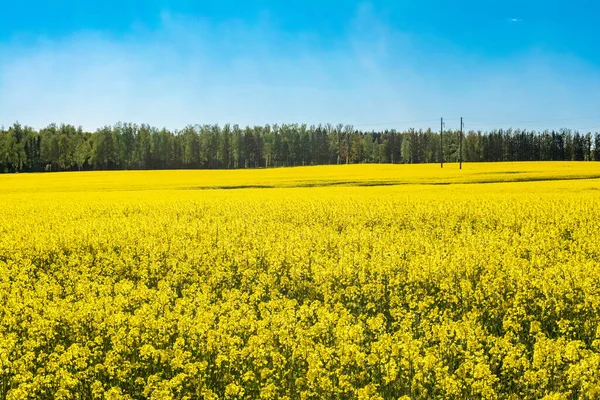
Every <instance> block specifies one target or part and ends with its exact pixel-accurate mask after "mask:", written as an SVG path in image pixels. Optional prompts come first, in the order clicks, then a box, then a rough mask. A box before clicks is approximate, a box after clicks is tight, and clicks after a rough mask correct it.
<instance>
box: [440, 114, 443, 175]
mask: <svg viewBox="0 0 600 400" xmlns="http://www.w3.org/2000/svg"><path fill="white" fill-rule="evenodd" d="M440 166H441V167H442V168H444V118H442V119H441V120H440Z"/></svg>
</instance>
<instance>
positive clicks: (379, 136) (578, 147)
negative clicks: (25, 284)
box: [0, 123, 600, 172]
mask: <svg viewBox="0 0 600 400" xmlns="http://www.w3.org/2000/svg"><path fill="white" fill-rule="evenodd" d="M458 143H459V132H458V131H446V132H444V142H443V144H441V145H442V146H443V147H442V148H443V155H444V161H445V162H456V161H457V160H458V159H459V154H458V152H459V145H458ZM439 156H440V135H439V132H433V131H431V130H427V131H422V130H419V131H416V130H414V129H410V130H408V131H406V132H397V131H395V130H385V131H383V132H374V131H373V132H366V131H365V132H363V131H357V130H355V129H354V128H353V127H352V126H349V125H347V126H344V125H341V124H340V125H337V126H333V125H330V124H327V125H318V126H314V125H313V126H310V127H309V126H306V125H297V124H284V125H281V126H279V125H273V126H270V125H266V126H255V127H249V126H248V127H245V128H243V129H241V128H240V127H239V126H237V125H233V126H231V125H229V124H227V125H225V126H224V127H222V128H221V127H220V126H218V125H203V126H199V125H196V126H187V127H185V128H184V129H183V130H181V131H170V130H168V129H164V128H163V129H160V130H159V129H156V128H153V127H150V126H147V125H141V126H138V125H135V124H130V123H125V124H123V123H118V124H116V125H114V126H112V127H111V126H105V127H103V128H100V129H98V130H97V131H96V132H94V133H88V132H83V130H82V129H81V128H79V129H76V128H75V127H74V126H72V125H60V126H57V125H55V124H52V125H49V126H48V127H46V128H44V129H42V130H40V131H39V132H36V131H35V130H33V129H32V128H30V127H23V126H21V125H20V124H18V123H16V124H14V125H13V126H12V127H10V128H9V129H8V130H0V172H22V171H23V172H26V171H71V170H113V169H125V170H128V169H180V168H185V169H235V168H262V167H282V166H301V165H327V164H349V163H352V164H357V163H392V164H399V163H404V164H418V163H434V162H439V161H440V160H439ZM463 160H464V161H465V162H486V161H550V160H555V161H556V160H560V161H584V160H585V161H591V160H596V161H600V138H599V136H598V134H597V133H596V134H595V135H594V136H592V134H591V133H587V134H585V135H582V134H580V133H579V132H571V131H570V130H567V129H562V130H560V131H558V132H555V131H552V132H550V131H544V132H535V131H525V130H512V129H508V130H493V131H490V132H474V131H470V132H467V133H466V134H465V138H464V143H463Z"/></svg>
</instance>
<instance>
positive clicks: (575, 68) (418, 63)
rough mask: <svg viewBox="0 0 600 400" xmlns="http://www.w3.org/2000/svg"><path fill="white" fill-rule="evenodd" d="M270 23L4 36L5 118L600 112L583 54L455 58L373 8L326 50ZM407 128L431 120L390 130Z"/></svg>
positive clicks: (248, 119) (364, 117)
mask: <svg viewBox="0 0 600 400" xmlns="http://www.w3.org/2000/svg"><path fill="white" fill-rule="evenodd" d="M274 26H275V24H271V23H270V20H269V16H268V14H265V16H263V18H261V20H260V21H256V22H255V23H251V24H249V23H242V22H239V21H230V22H229V23H224V24H219V25H215V24H213V23H211V22H210V21H205V20H201V19H194V18H189V17H185V16H178V15H172V14H168V13H165V14H164V15H163V19H162V25H161V27H160V28H159V29H157V30H147V29H141V28H136V29H135V30H133V29H132V32H131V33H130V34H128V35H124V36H120V37H114V36H109V35H105V34H102V33H98V32H79V33H76V34H73V35H71V36H69V37H63V38H59V39H41V38H40V39H39V40H36V41H35V42H34V43H31V42H29V43H26V42H23V41H14V42H12V43H10V44H5V45H0V53H1V54H3V55H4V57H3V59H4V62H3V63H2V64H0V110H2V112H1V113H0V124H4V125H9V124H11V123H12V122H14V121H15V120H19V121H20V122H21V123H25V124H30V125H33V126H34V127H42V126H45V125H47V124H48V123H51V122H59V123H60V122H67V123H73V124H82V125H83V126H84V128H86V129H89V130H93V129H96V128H97V127H99V126H102V125H104V124H112V123H114V122H117V121H132V122H138V123H142V122H145V123H150V124H153V125H157V126H167V127H170V128H181V127H183V126H185V125H186V124H195V123H221V124H223V123H226V122H233V123H239V124H242V125H244V124H251V125H252V124H264V123H282V122H305V123H309V124H310V123H320V122H331V123H338V122H343V123H351V124H356V125H362V126H363V127H367V128H368V127H369V126H373V127H376V128H383V127H384V126H381V125H380V124H381V123H385V122H393V121H414V120H419V121H420V120H432V119H436V118H439V117H440V116H444V117H445V118H448V119H450V118H458V117H460V116H464V117H469V116H471V117H473V118H475V117H477V118H479V119H480V120H481V121H486V120H489V121H496V120H498V119H499V118H501V119H502V120H508V121H510V120H512V121H515V122H518V121H531V120H532V119H533V120H539V121H540V122H543V121H544V120H545V119H546V118H547V117H549V116H551V117H553V118H554V119H556V118H561V117H564V118H569V117H573V116H574V115H575V116H581V115H596V109H595V108H596V105H597V104H599V103H600V73H599V71H597V70H595V69H594V68H592V67H590V66H588V65H586V64H585V63H583V62H581V61H580V60H577V59H569V58H565V57H564V56H561V57H558V56H554V55H552V54H543V53H531V54H522V55H519V56H514V57H511V58H507V59H505V60H503V61H501V62H498V61H495V62H486V61H482V60H481V59H479V58H478V57H477V55H472V54H469V53H466V52H462V54H458V53H450V54H448V52H447V51H446V50H445V49H443V48H441V47H436V46H435V45H432V44H431V43H426V42H424V41H423V40H422V39H420V38H418V37H415V36H413V35H411V34H410V33H407V32H402V31H399V30H397V29H395V28H393V27H392V26H390V25H387V24H385V23H384V22H383V20H382V19H380V18H379V17H378V15H377V12H376V10H374V9H373V8H371V7H368V6H363V7H361V8H359V9H358V10H357V13H356V16H355V18H354V19H353V20H351V21H348V26H347V32H346V35H345V39H344V40H342V41H340V42H339V43H337V44H335V45H333V46H331V45H329V47H326V46H325V45H323V44H322V43H321V42H320V41H319V37H318V35H303V36H290V35H289V34H286V33H285V32H281V31H279V30H277V29H276V28H275V27H274ZM425 49H426V50H425ZM458 51H460V49H459V50H458ZM484 123H485V122H480V124H484ZM587 123H588V124H589V123H590V122H589V121H588V122H587ZM451 124H452V122H451V121H450V120H449V125H448V127H451ZM594 124H597V125H600V120H599V121H594ZM408 125H416V127H427V126H429V125H432V126H433V125H435V123H428V122H424V123H419V124H397V125H390V127H396V128H405V127H407V126H408Z"/></svg>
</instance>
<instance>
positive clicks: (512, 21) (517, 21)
mask: <svg viewBox="0 0 600 400" xmlns="http://www.w3.org/2000/svg"><path fill="white" fill-rule="evenodd" d="M507 21H508V22H510V23H512V24H517V23H519V22H523V20H522V19H520V18H509V19H508V20H507Z"/></svg>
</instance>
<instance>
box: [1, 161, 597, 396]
mask: <svg viewBox="0 0 600 400" xmlns="http://www.w3.org/2000/svg"><path fill="white" fill-rule="evenodd" d="M546 165H549V166H550V167H552V166H553V164H546ZM578 165H579V166H578ZM586 165H592V166H593V165H595V164H594V163H587V164H586ZM469 167H472V168H473V170H471V171H469V169H468V168H469ZM361 168H362V169H361ZM446 168H447V169H448V172H437V171H434V172H431V171H433V170H431V167H430V166H423V167H421V166H404V167H395V166H394V167H390V166H383V167H378V166H352V167H350V168H346V167H341V168H340V167H319V168H297V169H290V170H269V171H268V172H264V171H256V172H255V174H256V175H255V176H254V177H249V178H248V179H247V180H246V181H244V179H245V178H244V177H245V176H247V175H248V174H250V172H251V171H241V172H240V173H242V175H243V176H242V177H240V176H237V175H236V173H237V171H222V172H214V173H213V172H206V171H204V172H196V171H193V172H191V171H168V172H165V171H163V172H120V173H110V172H103V173H86V174H77V173H65V174H44V175H27V176H11V177H10V178H4V177H0V202H1V203H0V204H1V209H0V398H4V397H6V398H8V399H26V398H42V399H45V398H48V399H50V398H58V399H61V398H62V399H67V398H69V399H70V398H79V399H88V398H97V399H101V398H106V399H139V398H152V399H195V398H207V399H217V398H274V399H275V398H277V399H280V398H289V399H296V398H298V399H320V398H361V399H379V398H382V399H388V398H405V399H408V398H417V399H421V398H422V399H425V398H486V399H496V398H498V399H513V398H514V399H521V398H530V399H538V398H544V397H546V398H548V399H570V398H584V399H585V398H587V399H593V398H598V397H600V223H599V221H600V180H598V179H585V180H584V179H581V180H548V179H554V178H556V179H561V178H563V179H566V178H577V177H581V178H593V177H594V176H596V175H595V174H598V175H600V166H598V167H596V170H594V169H593V168H592V167H589V166H586V167H580V164H565V167H564V169H563V170H559V169H556V168H555V169H554V170H552V169H551V168H546V167H544V165H543V163H522V164H521V165H518V164H507V167H506V168H508V169H509V170H510V169H511V168H512V169H513V171H519V170H522V171H523V172H522V174H523V175H526V177H527V179H517V178H515V176H517V175H519V174H518V173H514V172H513V173H512V174H511V173H505V172H503V171H501V170H500V167H494V168H496V169H495V170H492V171H489V172H490V174H489V176H491V177H493V179H492V181H499V182H501V181H506V180H509V181H510V180H513V181H519V180H524V181H529V180H534V181H530V182H507V183H485V184H483V183H480V184H474V183H470V184H462V183H460V182H488V181H489V180H487V179H483V178H482V177H484V176H486V171H485V170H484V169H483V167H481V166H466V172H465V177H462V176H461V175H460V174H459V173H458V172H457V170H456V168H455V167H453V166H446ZM452 168H454V170H452ZM582 168H585V170H583V169H582ZM271 171H273V172H271ZM344 171H346V172H344ZM561 171H567V172H561ZM444 173H446V174H448V180H449V181H450V182H454V183H456V184H452V185H429V184H423V183H441V182H440V181H442V180H443V179H444V176H442V175H440V174H444ZM211 174H214V175H211ZM261 174H262V175H261ZM311 174H313V175H311ZM403 174H404V175H403ZM248 176H249V175H248ZM369 176H371V178H369ZM225 177H228V178H227V179H225ZM328 177H329V178H328ZM536 179H544V180H543V181H535V180H536ZM48 180H49V181H48ZM49 182H54V183H49ZM247 182H250V184H248V183H247ZM307 182H308V183H310V184H307ZM335 182H343V184H342V185H336V184H335ZM402 182H406V183H410V184H400V183H402ZM369 183H371V184H374V185H380V186H367V184H369ZM356 185H362V186H360V187H359V186H356ZM388 185H389V186H388ZM246 186H256V188H240V187H246ZM259 186H262V187H263V188H258V187H259ZM308 186H310V187H308ZM36 187H37V188H40V189H39V191H37V192H36V190H35V188H36ZM225 187H227V188H229V189H230V190H224V189H219V188H225ZM234 187H237V189H235V190H233V188H234ZM53 188H54V190H53ZM209 188H213V189H214V190H204V189H209ZM199 189H202V190H199Z"/></svg>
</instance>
